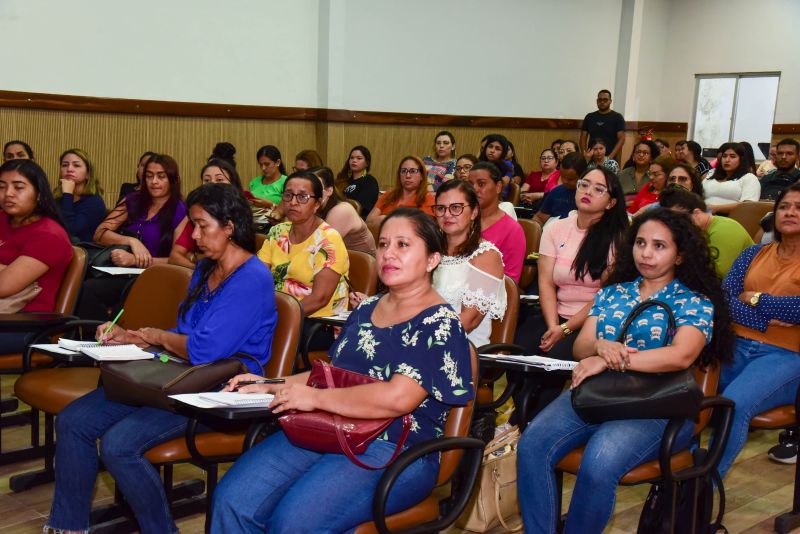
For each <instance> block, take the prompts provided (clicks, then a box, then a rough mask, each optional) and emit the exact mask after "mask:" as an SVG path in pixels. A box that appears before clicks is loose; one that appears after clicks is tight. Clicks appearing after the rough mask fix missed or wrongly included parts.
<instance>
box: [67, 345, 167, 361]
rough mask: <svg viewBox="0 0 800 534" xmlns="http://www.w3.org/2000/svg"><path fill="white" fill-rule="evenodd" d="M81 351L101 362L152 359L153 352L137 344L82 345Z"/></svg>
mask: <svg viewBox="0 0 800 534" xmlns="http://www.w3.org/2000/svg"><path fill="white" fill-rule="evenodd" d="M81 352H82V353H84V354H85V355H87V356H89V357H90V358H94V359H95V360H97V361H99V362H126V361H130V360H152V359H153V354H152V353H150V352H146V351H143V350H142V349H140V348H139V347H137V346H136V345H101V346H96V347H82V348H81Z"/></svg>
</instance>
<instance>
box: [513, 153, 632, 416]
mask: <svg viewBox="0 0 800 534" xmlns="http://www.w3.org/2000/svg"><path fill="white" fill-rule="evenodd" d="M575 203H576V206H577V210H575V211H573V212H571V213H570V214H569V215H568V216H567V217H566V218H563V219H559V220H557V221H554V222H553V223H552V224H549V225H547V226H546V227H545V229H544V232H543V233H542V239H541V242H540V245H539V261H538V269H539V302H540V303H541V307H542V315H543V316H544V322H543V323H538V324H534V325H531V326H530V327H529V328H525V327H522V326H521V327H519V328H517V332H519V334H518V335H517V336H516V342H517V343H519V344H520V345H522V346H523V347H525V349H526V352H527V353H529V354H543V355H546V356H549V357H551V358H557V359H559V360H572V344H573V343H574V342H575V338H576V337H577V334H576V333H577V332H579V331H580V329H581V327H582V326H583V323H584V322H585V321H586V318H587V317H588V316H589V310H590V309H591V307H592V300H593V299H594V296H595V294H596V293H597V292H598V291H599V290H600V288H601V287H602V285H603V282H604V281H605V278H606V277H607V275H608V272H609V270H610V267H611V265H612V263H613V260H614V257H615V256H616V255H617V253H618V252H619V247H620V246H621V244H622V241H623V239H624V236H625V231H626V230H627V229H628V215H627V214H626V213H625V195H624V193H623V191H622V187H621V185H620V183H619V180H618V179H617V176H616V175H615V174H614V173H613V172H611V171H609V170H608V169H605V168H602V167H601V168H597V169H591V170H588V171H586V172H584V173H583V174H582V175H581V178H580V179H579V180H578V182H577V186H576V191H575ZM537 384H541V389H540V393H539V396H538V397H537V399H536V400H535V404H534V406H533V407H532V409H531V411H530V412H529V414H530V415H535V414H536V413H538V412H539V411H540V410H541V409H542V408H544V407H545V406H547V404H549V403H550V402H551V401H552V400H553V399H555V398H556V397H557V396H558V394H559V393H560V392H561V389H562V388H563V386H564V379H563V377H558V376H549V375H548V376H544V377H541V379H540V380H539V381H538V382H537ZM525 390H529V388H525ZM517 405H518V406H519V404H517Z"/></svg>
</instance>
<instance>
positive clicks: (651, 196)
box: [628, 184, 658, 213]
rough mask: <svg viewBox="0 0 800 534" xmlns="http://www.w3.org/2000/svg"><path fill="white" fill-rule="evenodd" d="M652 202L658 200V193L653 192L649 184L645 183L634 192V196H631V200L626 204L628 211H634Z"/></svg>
mask: <svg viewBox="0 0 800 534" xmlns="http://www.w3.org/2000/svg"><path fill="white" fill-rule="evenodd" d="M653 202H658V193H656V192H654V191H653V190H652V189H651V188H650V185H648V184H645V186H644V187H642V188H641V189H640V190H639V192H638V193H636V196H635V197H633V202H632V203H631V205H630V206H628V213H636V212H637V211H639V210H640V209H642V208H643V207H645V206H647V205H649V204H652V203H653Z"/></svg>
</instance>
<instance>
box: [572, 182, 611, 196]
mask: <svg viewBox="0 0 800 534" xmlns="http://www.w3.org/2000/svg"><path fill="white" fill-rule="evenodd" d="M576 185H577V186H578V189H580V190H581V191H584V192H587V193H588V192H590V191H591V193H592V194H594V193H596V194H597V196H601V195H603V194H605V193H608V187H606V186H604V185H603V184H593V183H592V182H590V181H589V180H578V181H577V182H576Z"/></svg>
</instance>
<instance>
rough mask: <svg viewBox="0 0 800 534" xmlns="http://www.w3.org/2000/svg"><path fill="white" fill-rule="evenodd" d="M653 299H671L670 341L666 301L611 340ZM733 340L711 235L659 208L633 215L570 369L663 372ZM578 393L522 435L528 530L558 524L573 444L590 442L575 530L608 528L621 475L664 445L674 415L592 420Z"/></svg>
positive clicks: (578, 374) (683, 442)
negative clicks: (561, 474) (559, 486)
mask: <svg viewBox="0 0 800 534" xmlns="http://www.w3.org/2000/svg"><path fill="white" fill-rule="evenodd" d="M648 299H657V300H660V301H663V302H665V303H666V304H667V305H668V306H670V308H671V309H672V311H673V313H674V315H675V324H676V326H677V330H676V331H675V333H674V336H673V338H672V342H671V344H670V345H669V346H667V347H662V345H663V342H664V340H663V336H665V335H666V332H667V330H668V328H667V320H666V318H665V314H664V313H663V311H661V310H660V308H658V307H654V308H649V309H647V310H645V311H643V312H642V315H641V320H637V321H635V322H634V324H633V325H632V326H631V328H630V329H629V330H628V335H629V337H630V341H628V343H626V344H621V343H617V342H616V341H613V339H615V338H616V334H617V332H618V330H619V329H620V328H621V326H622V324H623V322H624V321H625V319H626V317H627V314H628V312H629V311H630V309H631V308H632V307H633V306H634V305H635V304H636V303H638V302H643V301H645V300H648ZM606 336H608V338H609V339H606ZM731 341H732V336H731V335H730V331H729V319H728V317H727V306H726V305H725V299H724V296H723V294H722V288H721V287H720V283H719V279H718V278H717V275H716V273H715V272H714V266H713V264H712V261H711V258H710V255H709V251H708V247H707V246H706V244H705V240H704V239H703V236H702V235H701V234H700V231H699V230H698V229H697V228H696V227H695V226H694V225H693V224H692V221H691V220H690V219H689V217H688V216H687V215H685V214H682V213H675V212H673V211H670V210H668V209H666V208H658V209H653V210H650V211H647V212H645V213H644V214H642V215H641V216H640V217H637V218H636V219H634V220H633V224H632V225H631V228H630V231H629V232H628V237H627V243H626V244H625V247H624V248H623V249H622V250H621V251H620V254H619V256H618V257H617V261H616V263H615V265H614V270H613V272H612V274H611V276H610V278H609V281H608V283H607V286H606V287H605V288H604V289H602V290H601V291H600V292H599V293H598V294H597V295H596V296H595V299H594V306H593V307H592V310H591V311H590V312H589V317H588V318H587V319H586V322H585V324H584V326H583V329H582V330H581V333H580V335H579V336H578V339H576V340H575V346H574V348H573V351H574V355H575V358H576V359H578V360H579V361H580V363H579V364H578V366H577V367H576V368H575V370H574V371H573V372H572V387H578V386H580V384H581V382H583V381H584V380H585V379H586V378H587V377H590V376H593V375H597V374H599V373H602V372H603V371H605V370H606V369H613V370H617V371H624V370H632V371H640V372H646V373H659V372H664V371H676V370H680V369H686V368H688V367H689V366H691V365H692V364H694V363H695V361H699V363H700V364H701V365H708V364H709V363H712V362H713V361H714V360H716V359H719V358H720V357H722V356H723V355H725V354H729V350H730V348H731ZM570 397H571V393H570V392H569V391H565V392H564V393H562V394H561V396H559V397H558V398H557V399H556V400H555V401H553V402H552V403H551V404H550V405H549V406H548V407H547V408H545V409H544V410H543V411H542V412H541V413H540V414H539V415H538V416H537V417H536V418H534V420H533V421H532V422H531V424H530V425H528V427H527V428H526V429H525V432H524V433H523V435H522V438H521V439H520V442H519V447H518V449H517V450H518V456H517V462H518V464H517V476H518V478H517V480H518V481H519V503H520V509H521V511H522V519H523V522H524V524H525V532H548V533H549V532H555V531H556V526H557V523H558V521H559V518H560V516H561V510H559V509H558V503H559V501H560V499H559V496H558V495H556V494H555V487H556V481H555V471H554V468H555V466H556V464H557V463H558V462H559V461H560V460H561V459H562V458H563V457H564V456H565V455H566V454H567V453H568V452H570V451H571V450H573V449H575V448H577V447H580V446H582V445H585V446H586V450H585V451H584V453H583V461H582V462H581V467H580V471H579V473H578V476H577V479H576V481H575V489H574V491H573V493H572V500H571V502H570V506H569V512H568V513H567V520H566V525H565V527H564V532H565V533H567V534H571V533H585V532H600V531H602V530H603V528H604V527H605V525H606V523H608V520H609V519H610V518H611V513H612V511H613V509H614V500H615V497H616V489H617V483H618V482H619V480H620V478H622V476H623V475H624V474H625V473H626V472H628V471H629V470H630V469H632V468H633V467H635V466H637V465H639V464H641V463H642V462H645V461H648V460H652V459H653V458H655V457H656V456H657V455H658V450H659V444H660V442H661V437H662V435H663V433H664V428H665V426H666V424H667V420H666V419H627V420H614V421H607V422H604V423H599V424H589V423H586V422H585V421H583V419H581V418H580V417H578V415H577V414H576V413H575V410H573V408H572V403H571V398H570ZM693 425H694V422H693V421H687V423H686V424H685V425H684V426H683V428H682V429H681V431H680V432H679V434H678V439H677V441H676V443H675V447H674V450H680V449H681V448H685V447H686V446H687V445H688V444H689V442H690V440H691V437H692V429H693Z"/></svg>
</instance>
